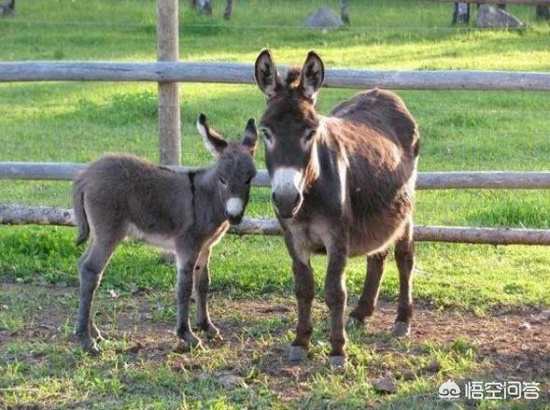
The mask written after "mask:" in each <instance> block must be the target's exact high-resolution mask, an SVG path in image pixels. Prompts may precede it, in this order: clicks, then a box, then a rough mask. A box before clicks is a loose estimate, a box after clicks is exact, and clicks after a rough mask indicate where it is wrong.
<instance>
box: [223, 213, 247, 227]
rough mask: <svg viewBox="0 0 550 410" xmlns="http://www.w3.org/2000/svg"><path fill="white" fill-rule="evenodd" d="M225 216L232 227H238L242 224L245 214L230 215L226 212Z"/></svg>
mask: <svg viewBox="0 0 550 410" xmlns="http://www.w3.org/2000/svg"><path fill="white" fill-rule="evenodd" d="M225 216H226V217H227V220H228V221H229V223H230V224H231V225H238V224H240V223H241V222H242V220H243V214H239V215H230V214H228V213H227V212H226V214H225Z"/></svg>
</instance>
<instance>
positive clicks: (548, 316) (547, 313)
mask: <svg viewBox="0 0 550 410" xmlns="http://www.w3.org/2000/svg"><path fill="white" fill-rule="evenodd" d="M531 321H532V322H533V323H543V322H548V321H550V310H544V311H542V312H540V313H539V314H538V315H531Z"/></svg>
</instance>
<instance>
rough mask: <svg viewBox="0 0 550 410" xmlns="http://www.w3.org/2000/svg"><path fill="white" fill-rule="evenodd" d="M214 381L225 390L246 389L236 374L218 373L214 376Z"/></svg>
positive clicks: (243, 382)
mask: <svg viewBox="0 0 550 410" xmlns="http://www.w3.org/2000/svg"><path fill="white" fill-rule="evenodd" d="M216 379H217V380H218V383H220V384H221V385H222V387H223V388H224V389H226V390H234V389H236V388H237V387H248V386H247V385H246V383H245V381H244V379H243V378H242V377H241V376H237V375H236V374H232V373H227V372H220V373H217V374H216Z"/></svg>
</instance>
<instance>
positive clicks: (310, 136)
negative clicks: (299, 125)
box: [306, 130, 317, 142]
mask: <svg viewBox="0 0 550 410" xmlns="http://www.w3.org/2000/svg"><path fill="white" fill-rule="evenodd" d="M316 132H317V131H315V130H311V131H308V133H307V134H306V142H309V141H311V140H312V139H313V137H314V136H315V133H316Z"/></svg>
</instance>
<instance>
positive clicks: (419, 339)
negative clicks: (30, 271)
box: [0, 284, 550, 400]
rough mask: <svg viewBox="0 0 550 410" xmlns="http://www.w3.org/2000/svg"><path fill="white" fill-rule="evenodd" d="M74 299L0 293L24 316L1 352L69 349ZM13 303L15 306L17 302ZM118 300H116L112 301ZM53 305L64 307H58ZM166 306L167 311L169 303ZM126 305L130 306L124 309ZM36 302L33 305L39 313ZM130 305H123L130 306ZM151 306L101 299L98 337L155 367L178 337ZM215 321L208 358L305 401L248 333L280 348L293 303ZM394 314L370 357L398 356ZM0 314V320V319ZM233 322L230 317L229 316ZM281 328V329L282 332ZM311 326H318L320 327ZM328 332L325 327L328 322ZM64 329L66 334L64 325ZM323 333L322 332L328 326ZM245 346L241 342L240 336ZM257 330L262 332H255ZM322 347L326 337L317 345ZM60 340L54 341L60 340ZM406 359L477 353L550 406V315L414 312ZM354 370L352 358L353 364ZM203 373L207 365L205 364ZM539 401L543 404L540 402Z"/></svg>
mask: <svg viewBox="0 0 550 410" xmlns="http://www.w3.org/2000/svg"><path fill="white" fill-rule="evenodd" d="M77 294H78V290H77V289H75V288H62V289H59V288H38V287H34V286H28V285H6V284H1V285H0V309H4V311H9V310H10V309H18V310H19V311H21V314H24V315H25V316H26V322H27V324H25V325H23V326H22V328H20V329H19V330H17V331H12V330H6V329H5V330H0V346H1V345H2V344H4V343H8V342H16V343H17V342H24V341H29V340H35V341H43V342H45V343H49V342H55V343H60V342H61V343H66V344H67V345H68V347H71V348H72V347H76V341H75V339H74V337H73V336H72V335H68V334H67V332H66V336H63V335H62V334H60V333H61V332H60V327H61V326H63V325H66V324H68V323H70V324H71V326H72V324H73V323H74V322H73V321H74V317H75V314H76V306H77V301H78V299H77ZM14 295H16V296H14ZM30 295H35V299H34V300H33V302H32V303H30V302H29V305H28V308H26V307H25V305H24V304H23V305H21V303H25V302H24V300H25V299H26V298H27V297H29V296H30ZM112 299H115V298H112ZM60 300H69V301H70V302H67V303H59V301H60ZM166 300H167V303H170V300H169V298H168V296H166ZM130 301H131V304H130V303H129V302H130ZM38 302H39V303H38ZM127 302H128V303H127ZM154 303H156V302H155V298H154V297H153V298H151V295H133V296H131V297H129V296H128V297H126V296H123V297H120V298H117V299H116V301H115V300H110V297H109V296H103V298H101V300H100V301H99V303H98V305H99V307H98V309H97V310H98V311H101V310H102V308H104V307H105V306H107V305H113V306H114V304H116V306H118V307H117V314H116V317H115V318H113V316H112V315H107V314H102V315H100V316H99V317H98V321H97V322H98V325H99V326H100V328H101V329H102V330H103V329H106V331H104V334H105V336H106V337H107V338H108V339H111V340H117V339H122V338H127V339H128V340H130V341H131V342H130V347H128V348H125V350H124V351H123V352H124V353H126V354H133V355H136V356H138V357H140V358H142V359H149V360H153V359H154V360H155V361H158V360H159V359H160V361H162V359H163V358H166V357H168V355H170V354H171V352H172V351H173V348H174V341H175V335H174V330H173V324H171V321H170V320H168V319H163V320H160V322H159V320H158V319H155V317H154V314H152V312H153V310H154V307H153V305H154ZM211 306H212V317H213V320H214V321H215V323H216V325H217V326H218V327H219V328H220V331H221V334H222V335H223V337H224V340H223V341H216V342H208V343H207V345H208V348H209V349H214V350H216V349H218V348H220V347H222V346H223V347H228V346H229V347H230V348H231V350H235V349H239V351H238V355H237V354H236V355H235V357H238V359H234V358H233V359H230V360H228V365H227V369H228V370H231V368H232V366H237V364H236V362H235V360H237V361H238V362H239V363H238V366H239V367H240V366H248V365H251V364H252V365H254V366H255V367H256V368H258V371H259V372H261V373H263V374H265V375H266V376H268V380H269V386H270V388H271V389H273V390H274V391H277V392H279V393H280V394H281V396H282V397H285V398H288V399H289V400H290V399H292V398H296V397H299V396H301V395H304V394H307V386H306V383H305V381H306V380H307V379H308V377H310V376H311V375H312V374H315V372H316V371H318V369H317V370H316V369H315V365H313V366H312V365H311V363H305V364H302V365H299V366H293V365H290V364H289V363H288V362H287V361H286V349H287V347H288V343H287V342H286V341H285V342H284V343H283V342H280V343H276V342H275V343H267V344H266V343H264V344H262V343H258V342H257V341H256V340H255V338H254V334H255V332H256V333H258V334H260V335H262V336H263V337H264V338H265V336H266V335H267V336H269V337H270V338H271V340H275V341H276V340H278V339H279V340H280V339H283V338H284V334H285V333H287V332H289V331H290V332H292V331H293V329H294V320H295V307H294V299H293V298H288V300H287V298H281V297H279V298H278V299H273V300H272V299H270V298H267V299H266V300H228V299H226V298H224V297H223V295H221V294H217V295H214V297H213V301H212V303H211ZM395 307H396V306H395V304H394V303H388V302H381V303H380V305H379V308H378V310H377V312H376V313H375V315H374V316H373V317H372V318H371V319H370V321H369V323H368V325H367V328H366V330H365V331H364V334H363V335H362V336H361V338H362V341H361V343H364V344H365V346H369V347H370V348H371V349H373V351H374V352H375V353H380V354H388V353H389V354H392V353H396V356H399V355H402V354H403V349H402V347H401V348H400V347H397V346H396V342H395V340H394V339H393V338H391V337H390V336H389V334H388V331H389V329H391V326H392V324H393V320H394V318H395ZM315 311H316V315H317V316H322V315H325V316H326V308H325V307H324V304H323V303H322V302H321V301H316V304H315ZM0 313H1V312H0ZM235 315H236V316H235ZM281 320H282V322H281ZM323 320H324V319H321V321H320V322H321V323H319V321H317V322H316V326H323V323H322V322H323ZM270 321H271V322H273V321H274V323H275V325H272V326H270V327H269V328H267V329H266V327H265V326H266V325H265V323H270ZM325 322H326V321H325ZM66 326H68V325H66ZM325 326H326V323H325ZM244 327H246V332H248V333H247V334H249V335H252V337H243V328H244ZM262 329H263V330H262ZM322 337H325V338H327V342H328V336H327V335H326V332H324V333H323V336H322ZM60 339H61V340H60ZM409 340H410V347H409V351H408V353H410V355H412V356H415V355H416V354H417V353H418V352H419V351H421V349H422V346H424V345H425V344H440V345H442V346H448V345H452V344H453V343H456V341H457V340H460V341H461V342H462V343H465V344H467V345H469V346H472V347H473V348H474V351H475V359H474V360H475V362H476V363H485V365H484V366H485V371H484V374H486V375H491V376H493V377H494V378H493V379H492V380H520V381H526V380H527V381H535V380H536V381H541V382H542V384H541V386H540V387H541V398H542V397H546V399H549V400H550V390H549V389H550V384H548V381H550V311H548V310H537V309H533V308H526V309H504V308H503V309H501V310H497V311H492V312H490V313H488V314H486V315H483V316H476V315H474V314H472V313H468V312H459V311H456V310H441V311H440V310H436V309H435V308H434V307H431V306H429V305H422V304H419V303H417V305H416V309H415V315H414V320H413V324H412V332H411V335H410V338H409ZM0 354H2V356H3V357H2V359H3V360H10V357H7V356H9V354H8V353H6V352H5V351H4V352H3V353H2V349H1V348H0ZM25 359H28V360H37V358H36V357H28V358H25V357H18V360H25ZM351 362H352V363H353V357H352V358H351ZM203 364H204V363H203ZM203 364H201V363H198V364H197V363H195V364H193V363H191V362H190V361H188V360H185V355H183V359H182V360H179V361H178V360H176V361H175V362H174V363H173V364H172V366H173V367H174V370H175V371H178V366H179V367H181V368H182V369H183V368H185V370H186V371H191V372H198V373H200V372H202V371H203V370H204V369H203V368H204V366H203ZM440 367H441V366H440V364H439V363H437V362H434V363H430V364H429V365H428V366H423V367H422V368H416V369H414V368H413V369H410V368H407V365H406V364H405V363H403V364H402V365H401V364H397V366H396V367H395V366H394V367H393V368H392V369H391V371H392V372H393V373H394V374H396V375H398V376H397V377H398V379H399V378H402V379H404V380H408V379H411V378H414V377H419V374H421V373H434V374H435V373H438V372H440V371H442V369H441V368H440ZM368 371H369V375H370V376H372V377H373V378H376V377H383V376H384V375H386V374H387V372H388V368H386V367H384V366H383V365H380V364H379V363H378V364H376V363H374V364H373V365H372V366H370V367H369V369H368ZM546 399H545V400H546Z"/></svg>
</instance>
